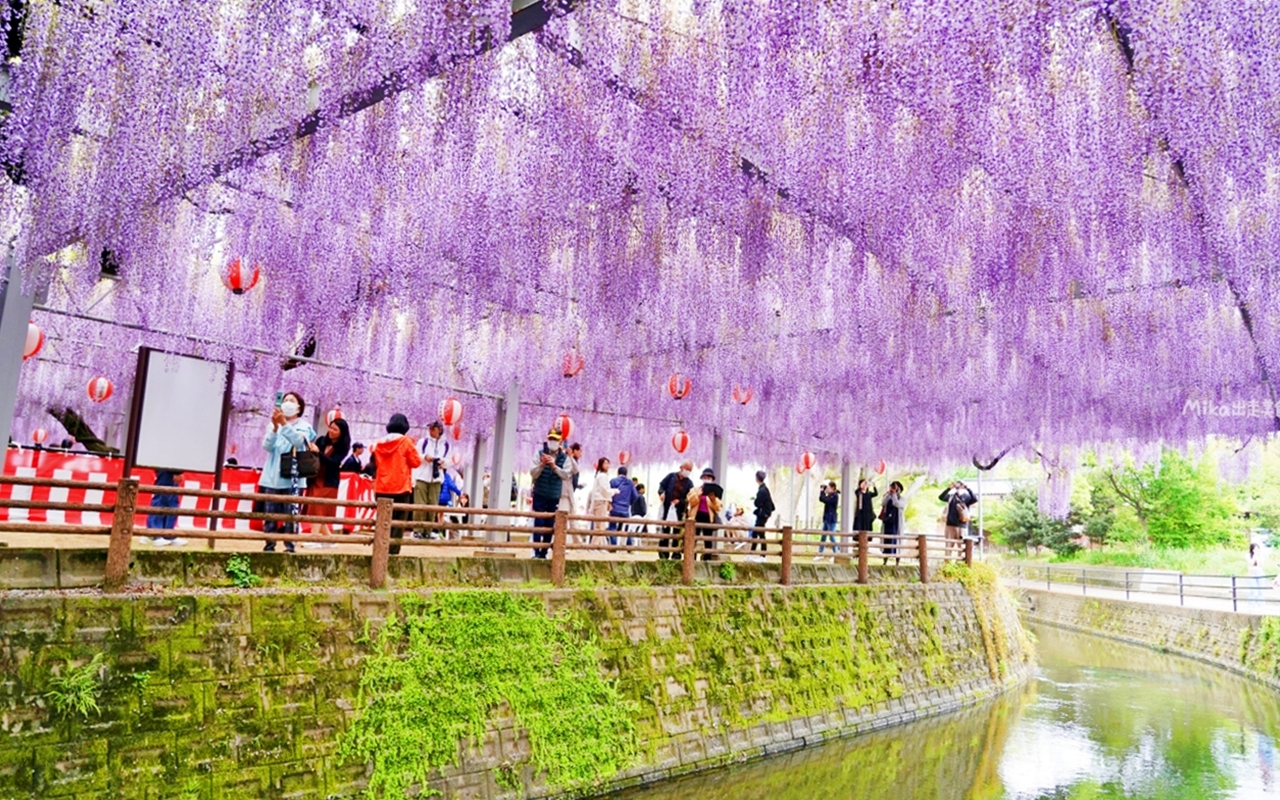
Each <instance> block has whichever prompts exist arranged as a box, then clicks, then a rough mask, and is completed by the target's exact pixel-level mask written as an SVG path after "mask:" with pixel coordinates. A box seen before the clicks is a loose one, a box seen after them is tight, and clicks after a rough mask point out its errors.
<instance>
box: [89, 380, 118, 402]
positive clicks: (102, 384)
mask: <svg viewBox="0 0 1280 800" xmlns="http://www.w3.org/2000/svg"><path fill="white" fill-rule="evenodd" d="M115 388H116V387H115V384H113V383H112V382H111V380H110V379H109V378H106V377H104V376H102V375H99V376H97V377H96V378H91V379H90V380H89V389H88V391H89V399H90V400H92V401H93V402H95V403H105V402H106V400H107V398H108V397H110V396H111V393H112V392H113V391H115Z"/></svg>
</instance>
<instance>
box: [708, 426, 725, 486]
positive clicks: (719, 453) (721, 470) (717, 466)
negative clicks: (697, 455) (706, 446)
mask: <svg viewBox="0 0 1280 800" xmlns="http://www.w3.org/2000/svg"><path fill="white" fill-rule="evenodd" d="M711 469H712V470H713V471H714V472H715V473H716V483H718V484H720V485H721V486H724V485H725V483H726V482H727V481H728V480H729V445H728V442H726V441H725V440H724V436H722V435H721V434H720V432H719V431H716V432H715V434H714V435H712V437H711Z"/></svg>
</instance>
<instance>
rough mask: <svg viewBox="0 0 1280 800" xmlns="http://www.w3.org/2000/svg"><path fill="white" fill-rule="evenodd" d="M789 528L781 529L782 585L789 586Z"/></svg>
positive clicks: (786, 526)
mask: <svg viewBox="0 0 1280 800" xmlns="http://www.w3.org/2000/svg"><path fill="white" fill-rule="evenodd" d="M791 534H792V531H791V526H790V525H784V526H783V527H782V585H783V586H790V585H791Z"/></svg>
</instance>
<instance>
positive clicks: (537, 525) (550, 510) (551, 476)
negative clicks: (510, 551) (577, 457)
mask: <svg viewBox="0 0 1280 800" xmlns="http://www.w3.org/2000/svg"><path fill="white" fill-rule="evenodd" d="M563 438H564V437H562V436H561V435H560V431H558V430H556V429H555V428H552V429H551V430H550V431H547V441H546V442H545V443H544V444H543V445H542V449H541V450H539V451H538V461H537V463H536V464H534V465H533V469H531V470H530V471H529V477H531V478H533V511H534V513H535V514H546V515H548V516H541V517H534V519H533V529H534V531H533V541H534V544H550V543H551V529H552V528H554V527H555V524H556V521H555V517H554V516H552V515H554V514H555V512H556V511H558V510H559V509H560V506H561V500H562V499H563V497H564V493H565V491H566V489H567V490H568V491H569V492H570V502H572V492H573V459H572V458H570V457H569V454H568V453H566V452H565V450H564V447H563V444H564V442H563ZM533 557H534V558H546V557H547V548H545V547H535V548H534V550H533Z"/></svg>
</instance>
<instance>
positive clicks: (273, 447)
mask: <svg viewBox="0 0 1280 800" xmlns="http://www.w3.org/2000/svg"><path fill="white" fill-rule="evenodd" d="M306 410H307V404H306V401H304V400H303V399H302V395H300V394H298V393H297V392H277V393H276V407H275V408H273V409H272V410H271V424H270V426H269V427H268V428H267V432H266V434H265V435H263V437H262V449H263V450H265V451H266V453H267V460H266V463H264V464H263V465H262V475H261V476H260V477H259V478H258V493H259V494H274V495H280V496H281V497H282V498H287V497H291V496H294V495H299V494H302V492H303V490H305V489H306V488H307V479H306V478H302V477H298V476H296V475H281V474H280V472H281V470H280V459H281V456H283V455H284V454H285V453H290V452H292V453H300V452H303V451H305V450H307V446H308V445H309V444H310V443H311V440H313V439H315V438H316V432H315V431H314V430H313V429H312V428H311V425H309V424H308V423H307V421H306V420H304V419H302V412H303V411H306ZM294 463H295V464H296V463H297V460H296V459H295V460H294ZM253 506H254V511H260V512H263V513H267V514H295V513H297V511H296V510H295V508H294V503H293V502H292V501H290V500H281V501H279V502H272V501H257V502H255V503H254V504H253ZM262 530H263V531H264V532H265V533H295V532H297V525H296V524H295V523H292V522H281V521H277V520H267V521H266V522H264V523H263V524H262ZM284 548H285V550H287V551H289V552H290V553H292V552H293V542H285V543H284ZM262 549H263V550H264V551H265V552H268V553H270V552H273V551H274V550H275V549H276V542H275V540H274V539H267V545H266V547H264V548H262Z"/></svg>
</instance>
